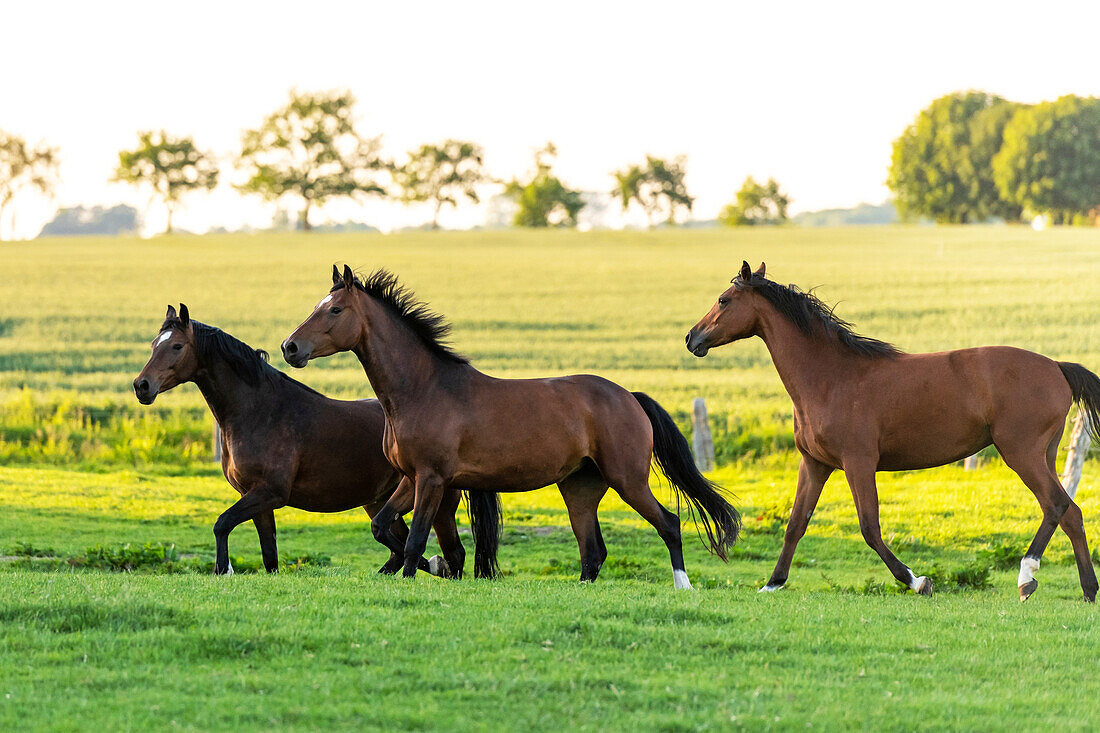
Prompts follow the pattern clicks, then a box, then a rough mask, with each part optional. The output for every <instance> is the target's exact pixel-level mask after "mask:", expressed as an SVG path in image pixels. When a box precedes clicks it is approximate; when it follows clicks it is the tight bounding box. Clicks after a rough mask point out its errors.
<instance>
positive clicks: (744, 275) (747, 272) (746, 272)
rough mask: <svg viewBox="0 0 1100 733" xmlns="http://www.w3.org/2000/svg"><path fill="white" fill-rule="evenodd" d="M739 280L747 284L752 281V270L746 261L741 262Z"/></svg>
mask: <svg viewBox="0 0 1100 733" xmlns="http://www.w3.org/2000/svg"><path fill="white" fill-rule="evenodd" d="M741 279H742V280H744V281H745V282H748V281H749V280H751V279H752V268H751V267H749V263H748V261H747V260H741Z"/></svg>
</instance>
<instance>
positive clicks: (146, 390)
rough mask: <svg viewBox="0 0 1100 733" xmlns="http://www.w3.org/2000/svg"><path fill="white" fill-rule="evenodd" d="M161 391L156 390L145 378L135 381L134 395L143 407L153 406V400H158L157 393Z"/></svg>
mask: <svg viewBox="0 0 1100 733" xmlns="http://www.w3.org/2000/svg"><path fill="white" fill-rule="evenodd" d="M159 391H160V390H158V389H154V387H153V385H151V384H150V383H149V380H148V379H146V378H145V377H138V378H137V379H135V380H134V395H135V396H137V400H138V402H140V403H141V404H143V405H151V404H153V400H155V399H156V398H157V393H158V392H159Z"/></svg>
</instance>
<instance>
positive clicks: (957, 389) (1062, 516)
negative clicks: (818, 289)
mask: <svg viewBox="0 0 1100 733" xmlns="http://www.w3.org/2000/svg"><path fill="white" fill-rule="evenodd" d="M731 282H732V283H733V284H732V286H731V287H729V288H728V289H727V290H726V291H725V292H723V293H722V294H721V295H720V296H718V302H717V303H715V304H714V306H713V307H711V309H710V312H708V313H707V314H706V315H705V316H703V318H702V319H701V320H700V321H699V322H698V323H697V324H695V326H694V327H693V328H692V329H691V330H690V331H689V332H688V334H687V348H688V350H689V351H690V352H691V353H693V354H695V355H696V356H698V357H703V356H706V355H707V352H708V351H709V350H710V349H713V348H715V347H718V346H722V345H724V344H728V343H730V342H732V341H737V340H739V339H745V338H750V337H752V336H759V337H760V338H761V339H762V340H763V341H764V344H765V345H766V346H767V347H768V351H769V353H770V354H771V357H772V362H773V363H774V364H775V368H776V371H778V372H779V377H780V379H781V380H782V381H783V386H784V387H785V388H786V389H787V392H788V393H789V394H790V396H791V399H792V401H793V402H794V436H795V445H796V446H797V448H798V451H799V453H800V454H801V463H800V464H799V467H798V485H797V488H796V489H795V498H794V506H793V507H792V508H791V517H790V521H789V522H788V523H787V530H786V533H785V535H784V537H783V549H782V551H781V552H780V554H779V561H778V562H777V563H776V565H775V570H774V571H773V572H772V575H771V578H770V579H769V580H768V582H767V584H766V585H765V586H764V587H763V588H761V592H763V591H774V590H778V589H779V588H782V587H783V586H784V585H785V584H786V582H787V576H788V573H789V571H790V567H791V560H792V559H793V557H794V551H795V547H796V546H797V544H798V541H799V540H800V539H801V538H802V536H803V534H805V532H806V525H807V524H808V523H809V521H810V517H811V516H812V515H813V512H814V509H815V508H816V506H817V502H818V499H819V497H820V496H821V490H822V488H823V487H824V485H825V481H826V480H827V479H828V478H829V475H830V474H831V473H832V472H833V471H834V470H838V469H839V470H841V471H843V472H844V475H845V478H847V480H848V485H849V486H850V488H851V490H852V498H853V499H854V501H855V506H856V513H857V515H858V517H859V527H860V530H861V532H862V534H863V538H864V540H866V542H867V544H868V545H870V546H871V548H872V549H874V550H875V552H877V553H878V554H879V556H880V557H881V558H882V560H883V562H885V563H886V566H887V567H888V568H890V572H891V573H893V575H894V577H895V578H897V579H898V581H900V582H901V583H903V584H905V585H907V586H908V587H910V588H912V589H913V590H914V591H916V592H917V593H920V594H921V595H928V596H930V595H932V583H931V581H930V580H929V579H928V578H925V577H917V576H915V575H914V574H913V572H912V571H911V570H910V569H909V568H908V567H906V565H905V564H904V563H902V562H901V561H900V560H899V559H898V558H897V557H895V556H894V554H893V553H892V552H891V551H890V548H889V547H887V546H886V543H885V542H883V541H882V533H881V530H880V528H879V510H878V490H877V488H876V486H875V472H876V471H904V470H910V469H917V468H930V467H933V466H941V465H944V464H947V463H952V462H954V461H958V460H960V459H962V458H965V457H966V456H970V455H973V454H974V453H977V452H978V451H979V450H981V449H982V448H985V447H986V446H988V445H994V446H996V448H997V450H998V451H999V452H1000V454H1001V456H1002V457H1003V458H1004V461H1005V463H1006V464H1007V465H1008V466H1009V467H1010V468H1011V469H1012V470H1013V471H1015V472H1016V473H1017V474H1018V475H1019V476H1020V478H1021V479H1022V480H1023V482H1024V484H1025V485H1026V486H1027V487H1028V488H1029V489H1030V490H1031V491H1032V493H1034V494H1035V498H1036V499H1037V500H1038V501H1039V506H1040V507H1041V508H1042V512H1043V519H1042V522H1041V523H1040V524H1039V529H1038V531H1037V532H1036V533H1035V538H1034V539H1033V540H1032V542H1031V545H1030V547H1028V549H1027V552H1026V553H1025V554H1024V557H1023V558H1022V559H1021V561H1020V573H1019V578H1018V582H1017V585H1018V586H1019V593H1020V600H1021V601H1023V600H1027V598H1028V597H1030V596H1031V594H1032V593H1034V592H1035V590H1036V588H1037V587H1038V581H1037V580H1035V577H1034V573H1035V571H1036V570H1038V569H1039V561H1040V559H1041V558H1042V556H1043V551H1044V550H1045V549H1046V546H1047V543H1048V542H1049V541H1050V538H1051V536H1052V535H1053V534H1054V531H1055V529H1056V528H1057V527H1058V526H1061V527H1062V529H1063V530H1064V531H1065V533H1066V535H1068V536H1069V539H1070V542H1071V543H1072V545H1073V554H1074V558H1075V559H1076V561H1077V572H1078V575H1079V577H1080V580H1081V588H1082V590H1083V591H1084V595H1085V600H1087V601H1089V602H1093V601H1095V599H1096V590H1097V583H1096V573H1095V572H1094V571H1093V567H1092V560H1091V559H1090V557H1089V549H1088V542H1087V541H1086V539H1085V528H1084V523H1083V521H1082V516H1081V510H1080V508H1078V506H1077V505H1076V504H1075V503H1074V502H1073V497H1072V496H1070V495H1068V494H1067V493H1066V491H1065V490H1064V489H1063V488H1062V484H1061V482H1059V480H1058V475H1057V472H1056V470H1055V465H1054V464H1055V458H1056V456H1057V452H1058V442H1059V441H1060V440H1061V437H1062V431H1063V430H1064V429H1065V422H1066V415H1067V413H1068V412H1069V408H1070V404H1071V403H1074V402H1075V403H1077V404H1078V406H1079V407H1080V408H1081V409H1084V410H1086V411H1087V412H1088V414H1089V417H1090V418H1091V419H1092V431H1093V435H1094V436H1096V433H1097V428H1098V427H1100V421H1098V420H1097V417H1098V414H1097V413H1098V409H1100V378H1098V377H1097V376H1096V375H1095V374H1093V373H1092V372H1090V371H1088V370H1087V369H1085V368H1084V367H1082V366H1081V365H1079V364H1072V363H1069V362H1057V361H1053V360H1051V359H1048V358H1046V357H1045V356H1041V355H1039V354H1036V353H1033V352H1030V351H1025V350H1023V349H1017V348H1011V347H1007V346H985V347H981V348H974V349H960V350H956V351H946V352H940V353H934V354H907V353H903V352H902V351H901V350H900V349H898V348H897V347H895V346H893V345H891V344H888V343H885V342H883V341H878V340H876V339H872V338H867V337H865V336H860V335H858V334H856V333H854V332H853V331H852V324H850V323H848V322H847V321H844V320H841V319H840V318H838V317H837V316H836V315H835V314H834V313H833V309H832V308H830V307H828V306H827V305H825V304H824V303H822V302H821V301H820V300H819V299H818V298H817V297H816V296H815V295H813V294H812V293H808V292H803V291H801V290H799V289H798V288H797V287H795V286H794V285H790V286H784V285H781V284H779V283H776V282H773V281H771V280H768V279H767V277H766V276H765V267H764V265H763V264H761V265H760V268H759V269H758V270H757V271H756V272H752V271H751V269H750V268H749V264H748V263H747V262H745V263H743V264H742V265H741V271H740V273H739V274H738V275H737V277H735V278H734V279H733V280H732V281H731Z"/></svg>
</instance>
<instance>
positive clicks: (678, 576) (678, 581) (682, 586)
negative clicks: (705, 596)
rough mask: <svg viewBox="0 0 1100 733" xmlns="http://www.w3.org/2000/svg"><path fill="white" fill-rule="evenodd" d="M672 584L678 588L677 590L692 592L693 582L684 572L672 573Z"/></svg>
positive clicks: (674, 571) (675, 571) (676, 571)
mask: <svg viewBox="0 0 1100 733" xmlns="http://www.w3.org/2000/svg"><path fill="white" fill-rule="evenodd" d="M672 584H673V585H674V586H676V590H691V581H690V580H688V574H687V572H686V571H684V570H673V571H672Z"/></svg>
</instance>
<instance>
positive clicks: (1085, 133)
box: [993, 95, 1100, 224]
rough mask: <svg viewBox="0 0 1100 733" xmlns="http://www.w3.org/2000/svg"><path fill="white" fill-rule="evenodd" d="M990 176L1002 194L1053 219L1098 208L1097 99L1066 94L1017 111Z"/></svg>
mask: <svg viewBox="0 0 1100 733" xmlns="http://www.w3.org/2000/svg"><path fill="white" fill-rule="evenodd" d="M993 176H994V179H995V180H996V183H997V188H998V189H999V190H1000V192H1001V195H1002V196H1004V198H1005V199H1007V200H1009V201H1011V202H1013V203H1014V204H1016V205H1018V206H1021V207H1023V208H1024V209H1026V210H1028V211H1029V212H1031V213H1034V214H1048V215H1049V216H1050V217H1051V219H1052V220H1053V222H1054V223H1056V224H1068V223H1071V222H1074V221H1080V220H1083V219H1085V218H1086V217H1088V216H1090V212H1092V214H1091V215H1092V216H1095V215H1096V213H1095V211H1096V209H1097V207H1100V98H1097V97H1077V96H1073V95H1067V96H1064V97H1059V98H1058V99H1057V100H1055V101H1053V102H1043V103H1042V104H1037V105H1035V106H1034V107H1030V108H1026V109H1021V110H1019V111H1018V112H1017V113H1016V114H1015V115H1014V116H1013V118H1012V120H1011V121H1010V122H1009V123H1008V125H1006V126H1005V129H1004V145H1003V146H1002V147H1001V151H1000V152H999V153H997V155H996V157H995V158H994V159H993Z"/></svg>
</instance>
